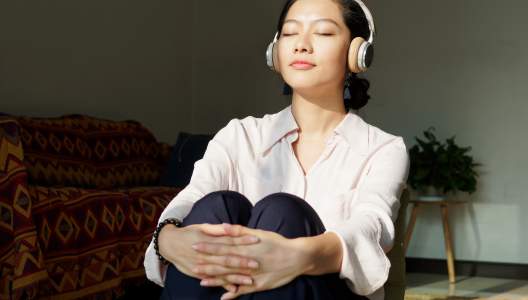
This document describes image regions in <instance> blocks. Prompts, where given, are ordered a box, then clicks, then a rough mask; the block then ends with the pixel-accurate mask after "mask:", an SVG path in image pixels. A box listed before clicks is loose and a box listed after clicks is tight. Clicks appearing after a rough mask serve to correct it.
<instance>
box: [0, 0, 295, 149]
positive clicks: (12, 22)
mask: <svg viewBox="0 0 528 300" xmlns="http://www.w3.org/2000/svg"><path fill="white" fill-rule="evenodd" d="M279 2H281V1H275V3H269V2H268V1H235V0H229V1H160V0H153V1H138V0H132V1H123V0H117V1H111V2H108V1H102V0H95V1H73V2H72V1H65V0H54V1H48V2H45V3H44V2H34V1H1V2H0V111H3V112H8V113H12V114H25V115H32V116H57V115H60V114H64V113H86V114H90V115H93V116H97V117H102V118H110V119H116V120H122V119H137V120H139V121H141V122H143V123H144V124H145V125H146V126H147V127H149V128H150V129H151V130H153V131H154V132H155V133H156V135H157V137H158V138H159V139H160V140H163V141H166V142H170V143H173V142H174V141H175V139H176V137H177V133H178V131H189V132H215V131H217V130H218V129H220V128H221V127H222V126H224V125H225V124H227V122H228V121H229V119H231V118H233V117H235V116H240V117H241V116H245V115H249V114H253V115H259V114H261V113H262V112H266V111H273V110H278V109H280V108H281V107H282V106H283V105H284V104H285V103H287V100H288V99H287V98H283V97H281V96H280V92H281V88H282V86H281V84H280V82H281V81H280V79H279V77H278V76H275V75H273V74H271V73H270V72H268V70H267V69H266V66H265V59H264V53H265V49H266V47H267V44H268V43H269V41H271V39H272V38H273V34H274V31H273V30H274V28H275V26H276V21H275V20H276V19H277V17H278V14H279V9H280V8H279V6H280V3H279ZM277 96H279V97H277Z"/></svg>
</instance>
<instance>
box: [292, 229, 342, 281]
mask: <svg viewBox="0 0 528 300" xmlns="http://www.w3.org/2000/svg"><path fill="white" fill-rule="evenodd" d="M302 239H303V242H304V243H305V247H306V248H305V249H309V251H308V252H307V253H308V256H309V257H308V262H307V263H308V266H307V267H306V268H305V270H307V271H305V273H304V274H306V275H322V274H328V273H337V272H339V271H340V269H341V262H342V259H343V250H342V248H341V241H340V240H339V237H338V236H337V234H335V233H334V232H327V233H324V234H320V235H317V236H311V237H303V238H302Z"/></svg>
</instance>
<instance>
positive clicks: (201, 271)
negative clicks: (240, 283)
mask: <svg viewBox="0 0 528 300" xmlns="http://www.w3.org/2000/svg"><path fill="white" fill-rule="evenodd" d="M192 271H193V273H194V274H196V275H197V276H199V277H201V278H204V276H205V277H218V276H224V275H230V274H233V269H231V268H226V267H224V266H219V265H197V266H195V267H194V268H193V270H192ZM235 271H236V270H235ZM237 275H238V276H243V277H245V278H250V279H251V277H250V276H247V275H248V274H245V273H242V274H237ZM233 283H237V281H236V280H235V281H233Z"/></svg>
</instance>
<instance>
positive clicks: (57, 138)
mask: <svg viewBox="0 0 528 300" xmlns="http://www.w3.org/2000/svg"><path fill="white" fill-rule="evenodd" d="M17 120H18V122H19V124H20V133H21V136H22V143H23V147H24V162H25V164H26V167H27V171H28V175H29V176H28V181H29V183H30V184H38V185H46V186H56V185H63V186H74V187H94V186H95V184H94V180H93V177H94V174H95V173H94V172H95V166H94V165H93V163H91V161H92V159H93V155H94V153H93V150H92V149H91V148H90V147H89V145H88V144H87V143H86V140H85V139H84V131H85V130H86V126H85V124H86V122H85V118H84V117H82V116H80V115H70V116H62V117H58V118H33V117H18V118H17Z"/></svg>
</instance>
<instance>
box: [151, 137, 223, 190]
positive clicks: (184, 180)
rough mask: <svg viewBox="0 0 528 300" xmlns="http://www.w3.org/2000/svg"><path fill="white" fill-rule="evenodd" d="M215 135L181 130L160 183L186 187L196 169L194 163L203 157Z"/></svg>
mask: <svg viewBox="0 0 528 300" xmlns="http://www.w3.org/2000/svg"><path fill="white" fill-rule="evenodd" d="M213 136H214V135H209V134H193V133H188V132H180V133H179V135H178V139H177V141H176V144H175V145H174V147H172V152H171V156H170V158H169V162H168V164H167V168H166V170H165V172H164V173H163V174H162V176H161V180H160V184H161V185H165V186H175V187H185V186H186V185H187V184H188V183H189V181H190V179H191V175H192V172H193V170H194V163H195V162H196V161H197V160H199V159H201V158H202V157H203V155H204V153H205V150H206V148H207V144H208V143H209V141H210V140H211V139H212V138H213Z"/></svg>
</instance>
